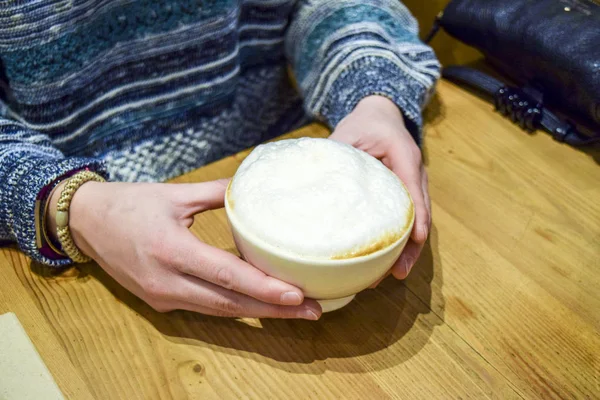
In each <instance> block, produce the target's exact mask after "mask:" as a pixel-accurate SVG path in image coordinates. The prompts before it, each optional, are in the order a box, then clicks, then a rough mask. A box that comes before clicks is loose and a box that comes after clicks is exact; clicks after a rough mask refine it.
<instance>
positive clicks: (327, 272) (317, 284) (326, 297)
mask: <svg viewBox="0 0 600 400" xmlns="http://www.w3.org/2000/svg"><path fill="white" fill-rule="evenodd" d="M230 185H231V183H230ZM229 192H230V191H229V188H228V189H227V191H226V195H225V210H226V212H227V217H228V219H229V224H230V226H231V230H232V232H233V238H234V240H235V244H236V246H237V248H238V250H239V252H240V254H241V255H242V256H243V257H244V259H245V260H246V261H247V262H249V263H250V264H252V265H253V266H255V267H256V268H259V269H260V270H262V271H263V272H264V273H266V274H267V275H269V276H272V277H274V278H277V279H279V280H282V281H284V282H288V283H290V284H292V285H294V286H296V287H298V288H300V289H302V291H303V292H304V295H305V296H306V297H308V298H312V299H315V300H317V301H318V302H319V303H320V304H321V307H322V308H323V312H329V311H333V310H337V309H339V308H342V307H344V306H345V305H347V304H348V303H350V302H351V301H352V299H354V296H355V295H356V294H357V293H359V292H361V291H362V290H364V289H366V288H368V287H369V286H370V285H371V284H372V283H374V282H375V281H377V280H378V279H380V278H382V277H383V276H384V275H385V274H386V272H387V271H388V270H389V269H390V268H391V266H392V265H393V264H394V262H395V261H396V260H397V259H398V257H399V256H400V253H401V252H402V250H403V249H404V246H406V243H407V241H408V238H409V237H410V232H411V230H412V227H413V224H414V207H413V205H412V202H411V208H410V214H411V216H410V223H409V224H408V226H407V229H406V231H405V232H404V234H403V235H402V236H401V237H400V238H399V239H398V240H396V241H395V242H393V243H392V244H390V245H389V246H387V247H385V248H383V249H380V250H377V251H374V252H372V253H370V254H367V255H362V256H358V257H353V258H345V259H318V258H307V257H299V256H297V255H295V254H293V253H288V252H286V251H284V250H282V249H279V248H277V247H275V246H273V245H270V244H269V243H267V242H265V241H263V240H262V239H260V238H257V237H256V235H254V234H252V233H251V232H249V231H248V229H246V228H245V227H244V226H242V224H241V223H240V222H239V220H238V218H236V215H235V211H234V210H233V208H232V207H231V204H230V201H229Z"/></svg>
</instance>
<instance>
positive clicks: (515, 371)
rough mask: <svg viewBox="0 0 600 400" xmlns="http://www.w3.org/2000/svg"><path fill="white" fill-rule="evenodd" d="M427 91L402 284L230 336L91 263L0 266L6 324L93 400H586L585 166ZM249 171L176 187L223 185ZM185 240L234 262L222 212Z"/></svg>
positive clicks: (590, 217)
mask: <svg viewBox="0 0 600 400" xmlns="http://www.w3.org/2000/svg"><path fill="white" fill-rule="evenodd" d="M438 92H439V93H438V95H437V96H436V98H435V99H434V101H433V102H432V105H431V107H430V108H429V109H428V110H427V113H426V120H427V128H426V137H427V139H426V143H425V150H426V152H425V155H426V160H427V169H428V171H429V174H430V185H431V196H432V198H433V207H434V210H433V213H434V227H433V231H432V234H431V237H430V240H429V241H428V243H427V245H426V247H425V250H424V254H423V256H422V257H421V259H420V260H419V262H418V264H417V266H416V267H415V269H414V270H413V272H412V273H411V275H410V277H409V278H408V279H407V280H406V281H404V282H397V281H395V280H393V279H388V280H386V281H384V282H383V284H382V285H381V286H380V287H379V288H378V289H376V290H368V291H365V292H364V293H362V294H360V295H359V296H358V297H357V299H356V301H354V302H353V303H351V305H350V306H348V307H346V308H344V309H342V310H341V311H339V312H335V313H332V314H328V315H325V316H324V317H323V318H322V319H321V320H320V321H318V322H309V321H278V320H253V319H242V320H227V319H219V318H212V317H205V316H202V315H198V314H193V313H189V312H172V313H168V314H159V313H156V312H154V311H153V310H152V309H150V308H149V307H148V306H146V305H145V304H144V303H143V302H141V301H140V300H139V299H137V298H136V297H134V296H133V295H131V294H130V293H128V292H127V291H126V290H124V289H123V288H121V287H120V286H119V285H118V284H117V283H116V282H114V281H113V280H112V279H111V278H110V277H109V276H107V274H105V273H104V272H103V271H102V270H101V269H100V268H99V267H98V266H96V265H95V264H89V265H84V266H81V267H79V268H77V269H75V268H72V269H70V270H68V271H66V272H64V273H62V274H59V275H56V274H55V273H53V272H52V271H50V270H48V269H46V268H44V267H42V266H40V265H37V264H32V263H31V262H30V261H29V260H28V259H27V258H26V257H24V256H23V255H22V254H21V253H19V252H18V251H17V250H15V249H4V250H3V251H2V254H0V256H2V255H3V257H4V258H0V267H1V268H2V269H5V270H8V272H9V275H10V274H12V276H13V277H14V279H13V281H12V283H11V282H9V281H6V279H5V278H4V276H2V278H3V280H1V279H0V293H2V294H4V293H7V292H5V289H6V288H7V287H8V285H10V286H14V287H18V289H19V290H20V291H21V294H20V295H17V297H16V300H15V299H14V298H12V297H10V296H9V297H10V298H9V297H7V296H6V295H4V297H1V296H2V294H0V299H3V301H6V299H7V298H8V299H9V300H10V302H9V303H8V307H7V306H4V308H6V309H7V310H11V308H13V309H12V311H15V308H19V309H24V310H30V311H28V312H31V313H32V317H30V320H31V321H38V320H39V321H40V322H39V324H37V323H31V322H30V323H29V325H28V326H26V328H27V329H28V332H29V331H31V332H33V333H34V336H37V337H46V338H50V339H48V340H53V341H54V342H55V343H59V345H57V346H58V347H57V348H56V351H57V353H60V352H63V353H64V354H66V356H65V357H63V358H66V357H67V356H68V359H69V360H70V363H71V364H72V365H73V367H74V369H75V370H76V371H77V373H75V376H76V375H77V374H79V376H81V378H82V379H83V381H84V382H85V385H86V386H87V388H88V390H89V392H91V395H92V396H94V397H96V398H99V399H118V398H124V399H136V398H139V399H185V398H189V399H212V398H224V399H228V398H260V399H263V398H288V397H292V396H293V397H295V398H315V399H341V398H345V399H364V398H377V399H380V398H381V399H391V398H411V399H449V398H499V399H510V398H528V399H549V398H562V399H579V398H581V399H585V398H590V399H591V398H598V397H600V386H599V385H600V381H599V376H598V374H599V372H598V371H599V370H600V350H599V349H600V336H599V334H598V332H599V325H600V315H599V314H598V312H597V310H598V309H600V295H599V294H598V290H597V288H598V287H599V283H600V282H599V277H598V276H599V274H598V271H599V270H600V269H599V267H600V265H599V259H600V222H599V221H600V202H598V199H600V173H599V168H598V164H597V161H596V160H599V159H600V157H599V155H598V153H597V152H596V153H594V152H588V153H586V152H582V151H578V150H574V149H571V148H569V147H567V146H564V145H561V144H558V143H556V142H554V141H552V139H550V138H549V137H548V136H547V135H545V134H542V133H540V134H536V135H527V134H525V133H523V132H522V131H520V130H519V129H517V128H516V127H514V126H513V125H511V124H510V123H509V122H507V121H506V120H504V119H503V118H501V117H500V116H498V115H496V114H494V113H493V112H492V111H491V106H490V105H489V104H488V103H486V102H484V101H482V100H480V99H479V98H477V97H474V96H473V95H471V94H469V93H467V92H464V91H462V90H460V89H458V88H456V87H455V86H452V85H451V84H449V83H446V82H441V84H440V86H439V91H438ZM327 134H328V132H327V131H326V130H325V129H324V128H323V127H322V126H320V125H310V126H309V127H307V128H305V129H303V130H300V131H297V132H294V133H292V134H291V135H288V137H299V136H314V137H325V136H327ZM247 154H248V152H247V151H246V152H242V153H241V154H239V155H235V156H231V157H228V158H226V159H224V160H221V161H218V162H216V163H214V164H211V165H209V166H206V167H204V168H201V169H199V170H197V171H194V172H192V173H190V174H188V175H185V176H183V177H181V178H178V179H177V180H176V181H177V182H197V181H204V180H210V179H216V178H221V177H229V176H231V175H232V174H233V173H234V172H235V170H236V168H237V166H238V165H239V163H240V162H241V160H242V159H243V157H244V156H245V155H247ZM192 230H193V232H194V233H195V234H197V235H198V236H199V237H201V238H202V239H203V240H205V241H206V242H208V243H210V244H213V245H215V246H219V247H221V248H223V249H226V250H228V251H231V252H234V253H235V252H236V250H235V246H234V243H233V241H232V239H231V236H230V231H229V228H228V226H227V221H226V218H225V214H224V212H223V211H222V210H218V211H214V212H208V213H205V214H202V215H199V216H198V217H197V218H196V221H195V223H194V226H193V227H192ZM36 310H37V311H36ZM36 312H37V314H35V313H36ZM38 325H39V326H41V327H39V326H38ZM44 327H45V328H44ZM42 356H43V357H44V359H45V360H46V362H47V363H49V364H51V362H49V359H51V358H53V357H58V356H54V355H53V354H52V353H51V352H48V351H46V352H44V353H43V354H42ZM61 382H63V383H64V379H62V378H61ZM61 387H63V386H61ZM77 387H80V386H77ZM71 397H72V398H79V397H77V396H71ZM81 397H82V398H83V396H81Z"/></svg>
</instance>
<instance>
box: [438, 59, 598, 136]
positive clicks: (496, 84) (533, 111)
mask: <svg viewBox="0 0 600 400" xmlns="http://www.w3.org/2000/svg"><path fill="white" fill-rule="evenodd" d="M442 76H443V77H444V78H446V79H448V80H450V81H454V82H457V83H462V84H467V85H469V86H471V87H473V88H475V89H478V90H480V91H482V92H484V93H486V94H488V95H489V96H491V97H493V98H494V106H495V108H496V111H498V112H499V113H500V114H502V115H504V116H506V117H508V118H510V119H511V120H512V121H513V122H514V123H515V124H518V125H519V126H520V127H521V128H522V129H524V130H527V131H529V132H533V131H534V130H536V129H543V130H545V131H547V132H548V133H550V134H551V135H552V137H553V138H554V139H555V140H557V141H559V142H564V143H567V144H569V145H571V146H577V147H579V146H586V145H590V144H593V143H597V142H600V136H586V135H584V134H582V133H581V132H579V131H578V130H577V129H576V128H575V126H573V125H572V124H570V123H569V122H566V121H563V120H562V119H560V118H559V117H558V116H557V115H556V114H554V113H552V112H551V111H550V110H548V109H547V108H545V107H544V105H543V103H542V102H541V101H540V100H537V99H536V98H535V97H536V96H535V95H534V94H532V93H531V91H528V90H527V89H521V88H517V87H512V86H507V85H505V84H504V83H503V82H500V81H499V80H497V79H496V78H493V77H491V76H489V75H487V74H485V73H483V72H481V71H478V70H476V69H473V68H469V67H461V66H449V67H445V68H444V69H443V71H442Z"/></svg>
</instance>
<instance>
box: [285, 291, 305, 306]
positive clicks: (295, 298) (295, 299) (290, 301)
mask: <svg viewBox="0 0 600 400" xmlns="http://www.w3.org/2000/svg"><path fill="white" fill-rule="evenodd" d="M301 303H302V298H301V297H300V295H299V294H298V293H296V292H285V293H284V294H282V295H281V304H283V305H286V306H297V305H299V304H301Z"/></svg>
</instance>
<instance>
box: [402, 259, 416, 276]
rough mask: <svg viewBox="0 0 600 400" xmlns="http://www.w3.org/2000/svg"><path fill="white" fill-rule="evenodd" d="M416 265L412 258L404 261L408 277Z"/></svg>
mask: <svg viewBox="0 0 600 400" xmlns="http://www.w3.org/2000/svg"><path fill="white" fill-rule="evenodd" d="M414 263H415V260H414V259H413V258H412V257H406V259H404V265H403V266H404V273H405V274H406V276H408V274H410V270H411V269H412V267H413V264H414Z"/></svg>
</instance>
